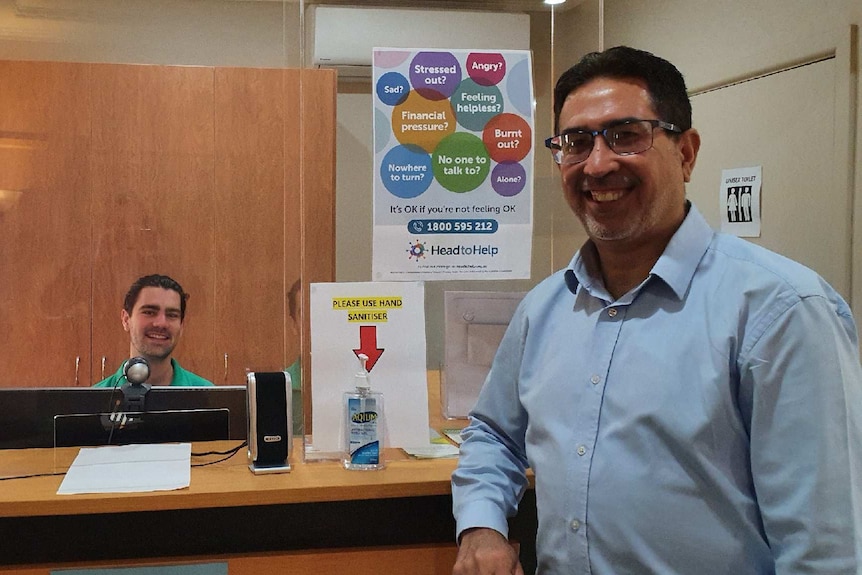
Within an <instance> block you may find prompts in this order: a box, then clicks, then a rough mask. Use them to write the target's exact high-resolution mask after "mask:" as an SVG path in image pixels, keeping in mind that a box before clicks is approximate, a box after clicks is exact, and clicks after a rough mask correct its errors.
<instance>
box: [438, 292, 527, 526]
mask: <svg viewBox="0 0 862 575" xmlns="http://www.w3.org/2000/svg"><path fill="white" fill-rule="evenodd" d="M523 308H524V302H522V303H521V305H520V307H519V308H518V310H517V311H516V312H515V315H514V316H513V318H512V321H511V322H510V323H509V327H508V329H507V330H506V334H505V335H504V336H503V339H502V341H501V342H500V346H499V348H498V350H497V354H496V356H495V358H494V362H493V365H492V366H491V370H490V371H489V373H488V377H487V379H486V380H485V384H484V385H483V387H482V391H481V393H480V394H479V399H478V400H477V403H476V406H475V407H474V408H473V410H472V411H471V413H470V424H469V425H468V426H467V427H466V428H465V429H464V431H463V432H462V437H463V439H464V441H463V443H462V444H461V455H460V458H459V463H458V468H457V469H456V470H455V472H454V473H453V474H452V499H453V511H454V515H455V520H456V523H457V527H456V529H457V536H458V537H459V538H460V534H461V533H462V532H463V531H464V530H465V529H469V528H472V527H488V528H491V529H495V530H497V531H499V532H500V533H502V534H503V535H504V536H507V537H508V523H507V518H508V517H511V516H513V515H514V514H515V513H516V511H517V508H518V503H519V502H520V500H521V497H522V496H523V494H524V492H525V491H526V488H527V477H526V470H527V459H526V455H525V453H524V451H525V448H524V444H525V439H524V434H525V430H526V424H527V416H526V413H525V411H524V409H523V407H522V405H521V402H520V400H519V398H518V376H519V371H520V365H521V358H522V357H523V348H524V339H525V336H526V331H527V330H526V320H525V318H524V311H523Z"/></svg>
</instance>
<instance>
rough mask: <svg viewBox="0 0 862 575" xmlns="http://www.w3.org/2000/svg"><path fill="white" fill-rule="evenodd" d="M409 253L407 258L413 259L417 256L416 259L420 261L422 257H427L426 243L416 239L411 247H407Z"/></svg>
mask: <svg viewBox="0 0 862 575" xmlns="http://www.w3.org/2000/svg"><path fill="white" fill-rule="evenodd" d="M407 254H408V255H407V258H408V259H411V260H412V259H414V258H416V261H419V260H420V259H424V258H425V244H423V243H422V242H420V241H419V240H416V241H415V242H414V243H412V244H410V247H409V248H407Z"/></svg>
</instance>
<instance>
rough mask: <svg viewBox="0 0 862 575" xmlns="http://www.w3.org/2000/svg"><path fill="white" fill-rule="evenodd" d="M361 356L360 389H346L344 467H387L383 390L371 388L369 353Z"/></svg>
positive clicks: (358, 383)
mask: <svg viewBox="0 0 862 575" xmlns="http://www.w3.org/2000/svg"><path fill="white" fill-rule="evenodd" d="M358 357H359V371H358V372H357V373H356V375H355V376H354V381H355V385H356V389H354V390H353V391H347V392H345V393H344V428H345V432H344V445H345V450H344V451H345V453H344V468H345V469H358V470H366V471H367V470H375V469H383V468H384V467H385V465H386V464H385V463H384V461H383V394H382V393H379V392H376V391H371V376H369V374H368V370H367V369H366V368H365V366H366V362H367V361H368V356H367V355H365V354H364V353H361V354H359V356H358Z"/></svg>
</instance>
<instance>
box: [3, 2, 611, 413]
mask: <svg viewBox="0 0 862 575" xmlns="http://www.w3.org/2000/svg"><path fill="white" fill-rule="evenodd" d="M325 4H327V5H340V6H360V7H362V8H381V9H391V8H409V9H411V10H414V11H415V12H416V14H417V17H416V19H415V21H405V22H404V26H405V27H407V28H409V27H410V26H417V25H421V23H422V19H423V13H425V12H427V11H431V10H435V11H438V10H446V11H450V12H457V11H459V10H468V11H480V12H485V13H497V12H512V13H524V14H527V15H529V28H530V29H529V33H530V46H529V47H530V49H531V50H532V58H533V79H532V81H533V83H534V94H535V102H534V106H535V118H536V125H535V126H534V146H536V150H535V152H536V153H535V160H534V161H535V166H534V192H533V193H534V208H533V210H534V211H533V213H534V216H533V247H532V264H531V266H532V270H531V277H530V278H529V279H524V280H506V281H436V282H428V283H427V284H426V298H427V301H426V319H427V323H428V325H427V329H426V333H427V340H428V356H427V357H428V367H429V369H430V370H438V369H439V368H440V367H441V363H442V355H443V341H442V339H443V293H444V291H447V290H460V291H464V290H477V291H524V290H526V289H529V288H530V287H532V285H534V284H535V283H537V282H538V281H539V280H541V279H542V278H543V277H545V276H546V275H548V274H549V273H551V271H552V270H554V269H557V268H559V267H561V266H562V265H565V263H566V262H567V261H568V259H569V258H570V257H571V255H572V253H573V252H574V250H575V248H576V247H577V245H578V244H579V243H580V241H581V240H580V237H581V236H580V235H579V234H580V233H581V232H580V229H579V226H577V224H576V223H573V218H572V217H571V216H570V214H569V212H568V208H567V207H566V206H565V202H564V200H563V199H562V196H561V194H560V192H559V185H558V180H557V178H558V176H557V172H556V169H555V166H554V165H553V162H552V161H551V159H550V157H546V155H545V154H544V149H539V146H540V145H541V141H542V140H543V139H544V138H545V137H546V136H547V135H550V133H551V131H552V129H551V126H552V111H551V92H552V86H553V81H554V79H555V77H556V76H557V75H558V74H559V72H560V70H561V69H562V68H564V67H566V66H567V65H568V64H569V63H570V62H568V61H566V59H567V58H568V57H569V55H566V54H563V55H561V54H559V53H558V51H557V50H556V48H555V45H554V44H555V42H554V37H555V31H556V30H557V29H558V28H560V27H561V26H564V27H566V28H573V27H578V26H582V24H581V23H580V22H581V21H580V20H579V18H581V19H582V18H583V17H584V16H586V17H589V18H592V17H593V16H594V14H593V12H594V11H595V10H594V8H593V7H592V3H591V2H590V3H587V7H586V8H583V7H581V8H578V9H577V10H573V8H575V6H576V5H580V4H583V3H581V2H575V1H574V0H569V4H570V5H569V6H566V4H563V5H558V6H548V5H546V4H544V3H543V2H542V0H499V1H493V0H486V1H480V2H475V1H474V2H467V1H448V2H431V1H427V2H413V1H410V2H406V1H405V2H401V1H396V0H392V1H389V2H374V3H358V2H353V3H351V2H343V1H336V0H333V1H328V2H326V3H325ZM317 5H318V3H316V2H309V1H302V0H300V1H295V0H291V1H278V0H127V1H124V2H116V1H113V0H0V30H2V34H0V243H2V245H3V246H4V249H3V250H0V277H3V278H4V281H3V282H0V317H2V322H3V324H4V326H7V327H4V329H3V330H0V374H2V375H0V387H69V386H79V387H88V386H90V385H92V384H93V383H95V382H98V381H99V380H101V379H103V378H105V377H107V376H109V375H111V374H112V373H114V372H115V370H116V369H117V368H118V366H119V365H120V364H121V362H122V361H123V360H124V359H125V358H126V357H127V356H128V345H129V343H128V334H127V333H125V331H124V329H123V326H122V324H121V321H120V314H121V308H122V300H123V296H124V294H125V292H126V290H127V289H128V288H129V285H130V284H131V282H132V281H133V280H134V279H136V278H137V277H139V276H141V275H144V274H147V273H162V274H167V275H170V276H172V277H174V278H175V279H177V280H178V281H179V282H180V283H181V284H182V286H183V288H184V289H185V291H186V292H188V293H189V294H190V298H189V301H188V312H187V316H186V319H185V321H184V328H183V336H182V342H181V343H180V345H179V346H178V347H177V350H176V355H175V357H176V358H177V359H178V361H180V362H181V363H182V365H183V367H185V368H187V369H189V370H191V371H193V372H195V373H198V374H200V375H201V376H203V377H205V378H206V379H209V380H210V381H212V382H213V383H215V384H217V385H242V384H244V381H245V373H246V371H247V370H276V369H287V368H290V369H291V372H292V373H294V374H296V375H297V376H298V377H296V378H295V379H301V380H302V382H303V384H307V382H308V380H309V377H310V373H309V367H308V363H309V362H308V361H299V360H300V358H302V357H305V358H307V357H308V353H309V345H310V344H309V337H310V336H309V326H308V321H307V319H306V318H307V315H308V314H307V310H306V307H307V302H308V295H307V292H308V290H304V289H302V288H303V286H307V285H308V284H309V283H310V282H316V281H370V280H371V249H370V246H371V238H372V226H371V221H372V218H371V208H372V178H371V173H372V163H373V150H372V134H371V113H370V112H371V105H370V103H371V94H372V87H371V82H370V78H368V77H367V76H366V77H364V78H363V77H361V76H357V75H355V74H352V73H349V72H347V71H346V68H347V67H346V66H341V67H339V69H338V74H339V75H338V80H337V81H336V80H335V72H332V71H331V70H330V69H328V68H323V69H321V70H318V69H317V66H316V65H315V64H314V53H313V47H314V44H313V41H314V33H315V25H318V26H319V24H315V22H314V20H313V16H312V12H313V10H314V8H315V7H316V6H317ZM561 23H562V24H561ZM354 25H355V24H354ZM349 26H350V23H348V30H349ZM590 26H592V24H590ZM485 32H487V31H485ZM348 35H349V34H348ZM486 35H487V34H486ZM388 39H389V36H387V35H386V34H385V33H383V34H381V37H380V41H379V43H378V46H386V45H387V40H388ZM459 44H460V45H458V46H450V47H451V48H470V47H471V38H470V37H463V38H461V39H459ZM413 47H416V48H421V47H423V46H413ZM309 73H319V74H311V75H309ZM306 144H307V145H306ZM357 246H366V248H363V249H356V248H357ZM10 327H11V329H10ZM300 366H301V367H300ZM301 372H304V373H303V376H300V373H301ZM297 387H298V386H297ZM306 400H307V398H306ZM305 415H306V418H308V417H309V416H310V409H309V406H308V404H307V401H306V406H305Z"/></svg>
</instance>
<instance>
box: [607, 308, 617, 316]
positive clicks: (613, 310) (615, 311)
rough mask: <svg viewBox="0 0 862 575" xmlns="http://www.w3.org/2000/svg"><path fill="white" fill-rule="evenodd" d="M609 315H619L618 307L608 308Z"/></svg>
mask: <svg viewBox="0 0 862 575" xmlns="http://www.w3.org/2000/svg"><path fill="white" fill-rule="evenodd" d="M608 315H609V316H611V317H617V308H615V307H612V308H611V309H609V310H608Z"/></svg>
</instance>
